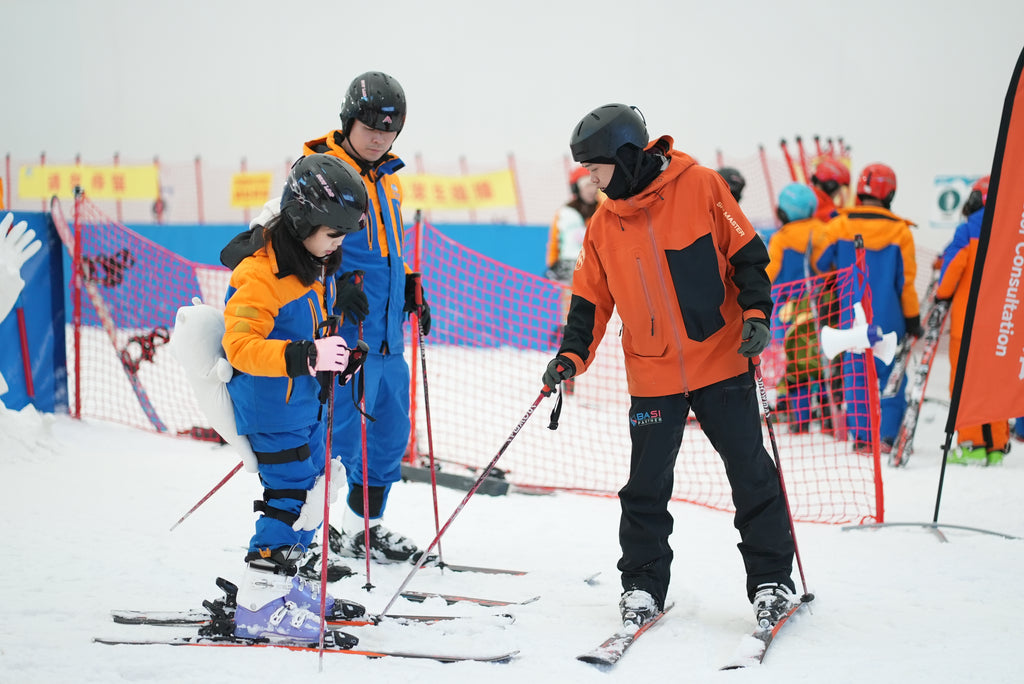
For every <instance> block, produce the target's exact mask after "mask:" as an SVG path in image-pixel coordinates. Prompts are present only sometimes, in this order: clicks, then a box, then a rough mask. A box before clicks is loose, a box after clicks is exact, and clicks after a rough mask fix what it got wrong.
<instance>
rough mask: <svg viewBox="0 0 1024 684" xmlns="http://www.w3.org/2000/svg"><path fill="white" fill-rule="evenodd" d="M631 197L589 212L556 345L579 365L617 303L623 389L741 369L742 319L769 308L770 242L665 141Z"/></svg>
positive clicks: (588, 359)
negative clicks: (653, 174)
mask: <svg viewBox="0 0 1024 684" xmlns="http://www.w3.org/2000/svg"><path fill="white" fill-rule="evenodd" d="M672 142H673V141H672V138H671V137H669V136H663V137H662V138H660V139H659V140H657V141H655V142H654V143H653V144H652V145H651V146H650V147H649V148H648V149H651V148H653V147H655V146H657V147H660V148H661V149H663V150H666V152H665V154H666V157H667V159H668V163H667V166H666V167H665V168H664V169H663V170H662V172H661V174H660V175H658V177H657V178H655V179H654V180H653V181H652V182H651V183H650V185H648V186H647V187H646V188H644V189H643V190H642V191H640V193H639V194H637V195H635V196H633V197H627V198H624V199H618V200H612V199H609V200H606V201H605V202H604V203H603V204H602V205H601V206H600V207H599V208H598V210H597V212H596V213H595V214H594V216H593V217H592V218H591V219H590V223H589V225H588V226H587V234H586V237H585V238H584V242H583V249H582V250H581V252H580V257H579V259H578V260H577V263H576V271H575V273H574V275H573V290H572V292H573V294H572V301H571V303H570V306H569V314H568V317H567V320H566V327H565V336H564V338H563V342H562V346H561V348H560V350H559V353H560V354H562V355H564V356H566V357H567V358H568V359H570V360H571V361H572V362H573V364H575V366H576V370H577V373H582V372H583V371H585V370H586V368H587V367H588V366H589V365H590V364H591V363H592V362H593V360H594V353H595V352H596V350H597V347H598V345H599V344H600V342H601V338H602V337H603V336H604V333H605V329H606V327H607V324H608V320H609V318H610V317H611V314H612V310H613V308H615V307H617V308H618V312H619V316H620V318H621V319H622V347H623V351H624V352H625V363H626V380H627V384H628V387H629V393H630V394H631V395H633V396H637V397H655V396H666V395H670V394H679V393H682V392H688V391H690V390H695V389H699V388H701V387H705V386H707V385H710V384H712V383H715V382H718V381H720V380H725V379H727V378H731V377H735V376H737V375H740V374H742V373H744V372H746V371H747V370H748V362H747V359H746V358H745V357H743V356H741V355H740V354H739V353H738V351H737V350H738V348H739V346H740V337H741V334H742V330H743V320H744V319H746V318H761V319H768V318H769V317H770V316H771V311H772V300H771V284H770V283H769V281H768V276H767V274H766V273H765V268H766V267H767V265H768V251H767V249H765V246H764V243H763V242H762V241H761V238H759V237H758V236H757V234H756V233H755V232H754V229H753V227H752V226H751V225H750V222H749V221H748V220H747V218H746V217H745V216H744V215H743V212H742V211H741V210H740V208H739V205H738V204H737V203H736V200H734V199H733V197H732V195H731V194H730V193H729V187H728V186H727V185H726V183H725V181H724V180H722V177H721V176H719V175H718V173H717V172H715V171H714V170H712V169H709V168H706V167H703V166H698V165H697V163H696V162H695V161H694V160H693V158H691V157H690V156H689V155H687V154H684V153H682V152H678V151H675V150H673V149H672Z"/></svg>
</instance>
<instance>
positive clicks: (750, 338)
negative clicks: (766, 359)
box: [738, 318, 771, 359]
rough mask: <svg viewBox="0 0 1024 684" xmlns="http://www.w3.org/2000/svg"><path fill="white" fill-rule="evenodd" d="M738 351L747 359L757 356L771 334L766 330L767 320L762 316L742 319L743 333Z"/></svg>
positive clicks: (765, 345)
mask: <svg viewBox="0 0 1024 684" xmlns="http://www.w3.org/2000/svg"><path fill="white" fill-rule="evenodd" d="M740 337H741V342H740V348H739V350H738V351H739V353H740V354H743V356H746V357H747V358H748V359H749V358H751V357H754V356H757V355H758V354H760V353H761V352H763V351H764V348H765V347H767V346H768V341H769V340H770V339H771V335H770V334H769V332H768V321H766V320H765V319H763V318H748V319H747V320H745V321H743V333H742V335H740Z"/></svg>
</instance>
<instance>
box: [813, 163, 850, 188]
mask: <svg viewBox="0 0 1024 684" xmlns="http://www.w3.org/2000/svg"><path fill="white" fill-rule="evenodd" d="M811 182H812V183H814V184H815V185H818V186H820V187H821V189H822V190H824V191H825V194H827V195H834V194H836V192H837V191H838V190H839V188H840V186H843V185H847V186H848V185H849V184H850V169H848V168H846V164H844V163H843V162H841V161H839V160H838V159H836V158H835V157H823V158H822V159H821V161H819V162H818V165H817V166H815V167H814V172H813V173H812V174H811Z"/></svg>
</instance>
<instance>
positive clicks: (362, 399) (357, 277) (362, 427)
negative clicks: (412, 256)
mask: <svg viewBox="0 0 1024 684" xmlns="http://www.w3.org/2000/svg"><path fill="white" fill-rule="evenodd" d="M363 275H364V274H363V272H362V271H355V272H353V274H352V278H353V280H354V281H355V283H356V285H358V286H359V289H360V290H362V289H363ZM359 339H363V322H362V321H359ZM358 382H359V413H360V417H359V431H360V443H361V445H362V455H363V550H364V551H365V552H366V584H364V585H363V589H365V590H366V591H370V590H371V589H373V583H372V582H370V486H369V485H368V484H367V482H366V480H367V479H368V478H369V466H368V465H367V463H366V376H365V370H364V371H363V372H360V373H359V381H358Z"/></svg>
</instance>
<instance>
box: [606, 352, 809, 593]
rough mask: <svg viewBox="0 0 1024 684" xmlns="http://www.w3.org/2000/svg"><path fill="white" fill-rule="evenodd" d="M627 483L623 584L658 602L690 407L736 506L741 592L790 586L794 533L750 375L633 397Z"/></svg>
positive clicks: (666, 572)
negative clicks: (766, 445)
mask: <svg viewBox="0 0 1024 684" xmlns="http://www.w3.org/2000/svg"><path fill="white" fill-rule="evenodd" d="M631 399H632V401H631V405H630V415H629V426H630V427H629V436H630V441H631V443H632V454H631V456H630V469H629V481H628V482H627V483H626V485H625V486H624V487H623V488H622V489H621V490H619V503H620V505H621V507H622V516H621V519H620V522H619V545H620V546H621V548H622V558H621V559H620V560H619V563H618V569H619V572H621V573H622V588H623V590H624V591H628V590H630V589H644V590H646V591H648V592H650V593H651V595H653V596H654V598H655V600H656V601H658V605H659V606H663V605H664V602H665V595H666V593H667V591H668V585H669V579H670V575H671V565H672V548H671V547H670V546H669V543H668V538H669V535H670V534H672V515H671V514H670V513H669V511H668V502H669V499H670V498H671V496H672V486H673V468H674V467H675V462H676V456H677V454H678V453H679V446H680V444H681V442H682V439H683V430H684V429H685V427H686V418H687V415H688V414H689V412H690V409H691V408H692V409H693V412H694V415H695V416H696V417H697V420H698V421H700V425H701V428H702V429H703V430H704V433H705V434H706V435H707V437H708V439H709V440H710V441H711V445H712V446H713V447H714V448H715V450H716V451H717V452H718V454H719V455H720V456H721V458H722V461H723V462H724V463H725V471H726V475H727V476H728V478H729V484H730V485H731V487H732V500H733V505H734V506H735V508H736V515H735V518H734V521H733V524H734V525H735V527H736V529H737V530H739V533H740V543H739V545H738V547H739V550H740V555H741V556H742V557H743V563H744V566H745V568H746V574H747V587H746V589H747V597H748V598H749V599H751V600H752V599H753V595H754V590H755V589H756V587H757V585H759V584H762V583H765V582H780V583H783V584H785V585H786V586H788V587H789V588H790V589H791V590H792V589H794V585H793V581H792V579H791V575H792V571H793V553H794V547H793V536H792V532H791V530H790V526H789V516H788V514H787V512H786V502H785V499H784V497H783V495H782V489H781V486H780V484H779V476H778V471H777V470H776V468H775V464H774V462H773V461H772V459H771V457H770V456H769V455H768V452H767V451H766V450H765V448H764V442H763V438H762V433H761V414H760V412H759V409H758V403H757V396H756V390H755V386H754V380H753V374H752V373H749V372H748V373H744V374H742V375H738V376H736V377H734V378H729V379H727V380H723V381H721V382H717V383H714V384H712V385H709V386H707V387H702V388H700V389H697V390H693V391H691V392H689V393H688V394H673V395H670V396H665V397H631Z"/></svg>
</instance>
